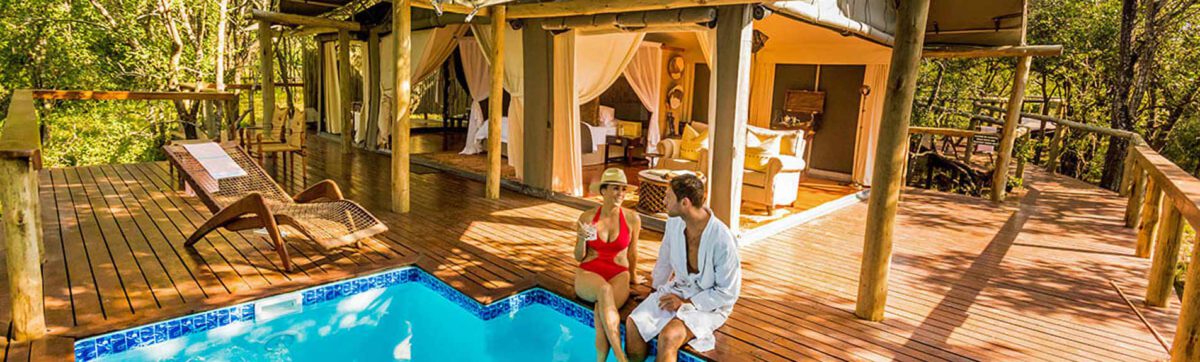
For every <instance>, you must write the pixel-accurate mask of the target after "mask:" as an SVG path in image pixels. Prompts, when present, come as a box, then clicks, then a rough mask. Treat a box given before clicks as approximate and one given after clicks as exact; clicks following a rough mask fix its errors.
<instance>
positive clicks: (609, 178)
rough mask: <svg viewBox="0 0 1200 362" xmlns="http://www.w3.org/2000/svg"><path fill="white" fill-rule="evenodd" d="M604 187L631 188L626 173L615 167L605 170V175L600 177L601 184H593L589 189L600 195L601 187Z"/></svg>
mask: <svg viewBox="0 0 1200 362" xmlns="http://www.w3.org/2000/svg"><path fill="white" fill-rule="evenodd" d="M603 185H621V186H629V181H628V180H626V179H625V171H622V170H621V169H619V168H616V167H613V168H609V169H605V170H604V173H603V174H601V175H600V182H596V183H593V184H591V186H590V187H589V189H591V191H592V193H600V186H603Z"/></svg>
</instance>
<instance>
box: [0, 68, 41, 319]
mask: <svg viewBox="0 0 1200 362" xmlns="http://www.w3.org/2000/svg"><path fill="white" fill-rule="evenodd" d="M40 142H41V135H40V129H39V128H38V120H37V112H36V110H35V109H34V106H33V95H32V92H30V91H28V90H18V91H16V92H13V96H12V102H11V103H10V104H9V109H8V120H7V121H6V122H5V124H4V129H3V130H0V226H2V227H3V233H4V244H5V248H4V249H5V253H4V256H5V258H6V263H7V265H8V266H7V272H8V295H9V296H10V298H11V300H10V305H11V307H12V333H13V335H12V336H13V338H14V339H16V340H18V341H26V340H30V339H37V338H40V337H42V336H43V335H45V334H46V314H45V309H44V305H43V304H42V303H43V301H42V256H43V253H42V219H41V215H42V213H41V205H40V204H39V203H38V174H37V171H38V169H39V168H41V162H40V160H41V152H40Z"/></svg>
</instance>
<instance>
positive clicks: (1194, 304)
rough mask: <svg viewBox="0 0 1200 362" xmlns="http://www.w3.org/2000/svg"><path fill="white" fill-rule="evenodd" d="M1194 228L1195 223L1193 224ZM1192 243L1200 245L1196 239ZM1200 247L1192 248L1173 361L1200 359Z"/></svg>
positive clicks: (1172, 344) (1174, 343) (1173, 349)
mask: <svg viewBox="0 0 1200 362" xmlns="http://www.w3.org/2000/svg"><path fill="white" fill-rule="evenodd" d="M1192 227H1193V228H1194V227H1195V225H1192ZM1192 245H1200V240H1196V242H1195V243H1193V244H1192ZM1197 259H1200V248H1195V247H1193V248H1192V258H1191V261H1190V262H1189V265H1188V268H1187V277H1186V280H1187V283H1185V284H1184V287H1183V296H1182V297H1183V298H1182V299H1183V301H1182V302H1181V304H1182V306H1181V307H1180V308H1179V322H1178V323H1176V325H1175V340H1174V341H1173V342H1172V343H1171V360H1172V361H1200V285H1197V284H1200V263H1198V262H1197V261H1196V260H1197Z"/></svg>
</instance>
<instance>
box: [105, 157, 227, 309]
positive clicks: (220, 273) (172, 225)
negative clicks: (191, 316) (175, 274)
mask: <svg viewBox="0 0 1200 362" xmlns="http://www.w3.org/2000/svg"><path fill="white" fill-rule="evenodd" d="M117 174H119V175H120V176H121V177H122V178H123V179H125V180H138V181H137V182H134V183H131V184H130V186H131V188H132V191H133V197H135V198H137V199H139V200H141V201H142V206H143V207H144V208H145V210H146V213H147V214H148V215H150V218H151V219H152V220H154V222H155V223H156V224H157V225H158V226H159V227H160V230H163V232H164V233H166V235H167V238H168V240H173V241H174V242H173V243H172V245H173V246H175V249H176V250H177V251H178V253H179V255H180V256H181V257H183V258H184V259H187V260H190V262H191V264H192V265H196V266H202V267H203V268H202V269H193V270H192V272H193V273H194V274H197V275H212V276H213V277H215V278H216V279H217V281H218V282H220V283H221V286H222V288H223V289H225V292H226V293H230V292H233V291H236V290H241V289H245V288H249V287H250V285H249V283H246V282H245V281H244V280H242V278H241V277H240V276H239V275H238V274H237V273H236V272H235V271H234V270H233V267H232V266H231V265H229V263H228V262H227V261H225V260H224V258H222V257H220V256H219V255H217V253H216V251H214V250H213V249H210V248H187V247H185V246H182V245H181V244H182V243H183V240H186V239H187V236H188V234H186V233H184V230H188V229H184V228H182V227H180V226H179V224H178V223H182V222H186V217H185V216H183V211H182V210H183V209H181V208H179V207H178V206H176V205H175V204H173V203H172V202H171V201H170V198H171V197H172V196H171V195H168V194H167V192H171V191H170V189H169V188H162V187H161V185H156V184H155V183H154V182H153V181H149V180H148V179H146V178H144V177H145V176H144V175H143V174H141V172H140V170H139V169H138V166H136V165H132V166H124V167H117ZM164 190H166V191H164ZM215 295H220V293H219V292H218V293H216V294H215Z"/></svg>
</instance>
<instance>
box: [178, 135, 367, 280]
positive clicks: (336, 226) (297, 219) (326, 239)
mask: <svg viewBox="0 0 1200 362" xmlns="http://www.w3.org/2000/svg"><path fill="white" fill-rule="evenodd" d="M221 148H222V149H224V150H225V152H226V153H227V154H229V156H230V157H231V158H233V160H234V162H236V163H237V165H238V166H240V167H241V168H242V169H243V170H245V171H246V176H239V177H231V178H226V179H221V180H215V179H213V178H212V176H210V175H209V173H208V171H205V169H204V166H202V165H201V164H200V162H199V161H197V160H196V158H194V157H192V155H191V153H189V152H188V151H187V150H186V149H185V148H184V147H183V146H182V145H168V146H165V147H163V149H164V150H165V151H166V153H167V156H168V157H167V158H168V159H169V160H170V161H171V163H172V165H173V166H174V167H176V168H178V169H179V170H181V172H180V174H181V176H182V177H183V179H184V181H185V182H187V183H188V185H190V186H191V187H192V189H193V190H194V191H195V192H196V196H197V197H199V198H200V201H201V202H203V203H204V205H205V206H208V209H209V210H210V211H212V212H213V216H212V217H211V218H209V219H208V221H205V222H204V224H203V225H201V226H200V227H199V228H198V229H196V231H195V232H194V233H192V235H191V236H189V237H188V238H187V241H186V243H185V244H184V245H186V246H188V247H193V245H194V244H195V243H196V242H197V241H199V240H200V239H202V238H204V235H206V234H208V233H210V232H212V231H213V230H216V229H217V228H225V229H226V230H230V231H238V230H246V229H258V228H265V229H266V230H267V235H268V236H269V237H270V238H271V241H272V243H273V244H274V248H275V250H276V252H278V253H279V257H280V259H282V262H283V269H284V270H285V271H289V272H290V271H291V263H290V261H289V259H288V253H287V248H285V247H284V244H283V236H282V234H281V233H280V226H284V227H288V228H291V229H294V230H295V231H298V232H299V233H300V234H302V235H304V236H306V237H308V238H309V239H311V240H312V241H314V242H316V243H317V244H318V245H320V246H321V247H322V248H324V249H334V248H339V247H343V246H346V245H350V244H355V245H358V243H359V240H361V239H363V238H367V237H371V236H373V235H375V234H378V233H381V232H384V231H386V230H387V226H386V225H384V224H383V223H382V222H380V221H379V219H377V218H375V216H373V215H371V213H369V212H367V210H366V209H364V208H363V207H362V206H359V205H358V204H357V203H354V202H353V201H350V200H345V199H343V198H342V192H341V190H339V189H338V186H337V184H335V183H333V181H330V180H325V181H321V182H319V183H317V184H316V185H313V186H312V187H309V188H308V189H307V190H304V191H303V192H300V193H299V194H297V195H296V196H294V197H293V196H288V195H287V193H285V192H284V190H283V188H281V187H280V186H279V185H278V184H276V183H275V182H274V181H272V180H271V177H270V176H268V175H267V173H266V172H265V171H263V169H262V167H260V166H259V165H258V164H257V163H255V162H254V160H253V159H251V158H250V156H249V155H247V154H246V152H244V151H242V149H241V148H239V147H238V146H237V144H235V143H226V144H222V145H221Z"/></svg>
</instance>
